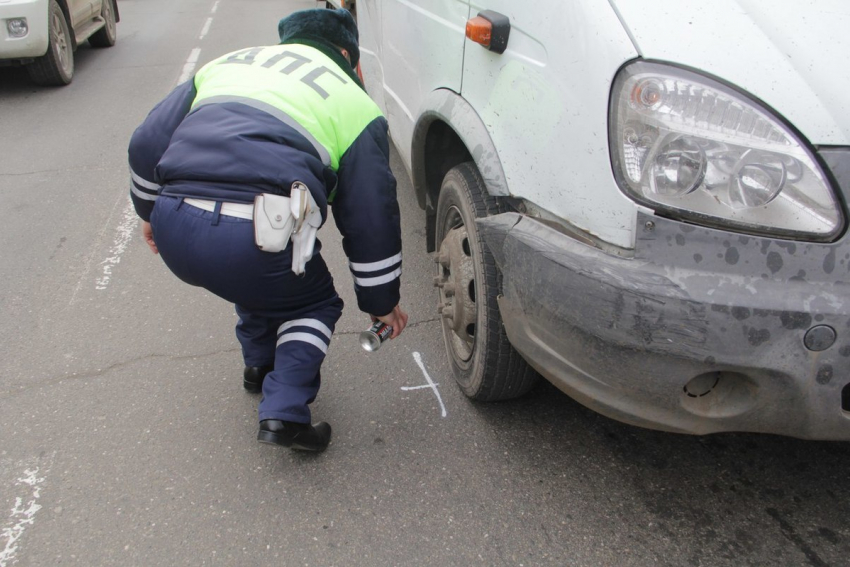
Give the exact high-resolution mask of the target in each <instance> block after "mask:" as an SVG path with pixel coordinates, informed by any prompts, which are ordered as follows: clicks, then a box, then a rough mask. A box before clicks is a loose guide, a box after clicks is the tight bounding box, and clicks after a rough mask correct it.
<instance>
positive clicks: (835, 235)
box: [357, 0, 850, 439]
mask: <svg viewBox="0 0 850 567" xmlns="http://www.w3.org/2000/svg"><path fill="white" fill-rule="evenodd" d="M357 8H358V13H357V18H358V26H359V28H360V36H361V38H360V41H361V50H362V57H361V64H362V69H363V74H364V76H365V79H366V86H367V88H368V90H369V92H370V94H371V95H372V97H373V98H374V99H375V100H376V101H377V103H378V104H379V105H380V106H381V108H382V109H383V110H384V113H385V114H386V116H387V119H388V121H389V125H390V131H391V134H392V136H393V140H394V142H395V144H396V146H397V148H398V150H399V153H400V155H401V158H402V160H403V161H404V163H405V165H406V166H407V168H408V170H409V173H410V175H411V178H412V180H413V185H414V187H415V190H416V193H417V196H418V198H419V203H420V205H421V206H422V208H423V209H424V211H425V214H426V218H427V228H428V230H427V242H426V244H427V248H428V250H429V251H434V252H435V254H434V256H435V259H436V261H437V266H438V267H437V277H436V278H435V283H436V284H437V286H438V287H439V290H440V291H439V297H440V301H439V306H438V310H439V311H440V313H441V314H442V320H443V331H444V335H445V340H446V347H447V351H448V355H449V359H450V361H451V365H452V368H453V370H454V373H455V377H456V379H457V382H458V384H459V385H460V387H461V388H462V390H463V391H464V392H465V393H466V394H467V395H468V396H470V397H471V398H473V399H480V400H496V399H504V398H509V397H513V396H517V395H520V394H522V393H524V392H525V391H527V390H528V389H529V388H530V387H531V386H532V385H533V383H534V381H535V379H536V377H537V373H539V374H540V375H542V376H543V377H545V378H546V379H548V380H550V381H551V382H552V383H553V384H555V385H556V386H557V387H559V388H560V389H561V390H563V391H564V392H566V393H567V394H569V395H570V396H572V397H573V398H575V399H576V400H578V401H579V402H581V403H583V404H585V405H587V406H588V407H590V408H593V409H594V410H597V411H599V412H600V413H603V414H605V415H607V416H610V417H612V418H614V419H618V420H621V421H624V422H628V423H632V424H636V425H640V426H644V427H650V428H655V429H663V430H668V431H676V432H684V433H696V434H705V433H712V432H719V431H753V432H768V433H777V434H782V435H790V436H794V437H801V438H809V439H850V237H848V236H847V219H848V217H847V207H846V201H847V197H848V196H850V95H848V93H850V64H848V63H847V62H846V61H845V57H846V54H847V53H850V39H848V37H850V34H848V33H847V30H848V29H850V2H847V1H846V0H816V1H809V2H802V1H800V0H716V1H714V2H704V1H696V0H680V1H677V2H674V3H673V2H662V1H661V0H571V1H569V2H563V1H538V2H516V1H510V0H492V1H490V2H488V3H486V4H482V3H479V2H477V1H475V0H471V1H470V0H404V1H402V0H358V3H357ZM526 363H527V364H528V365H530V366H531V367H532V368H533V370H532V369H531V368H529V367H528V366H527V364H526ZM535 371H536V372H535Z"/></svg>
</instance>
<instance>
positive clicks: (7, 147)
mask: <svg viewBox="0 0 850 567" xmlns="http://www.w3.org/2000/svg"><path fill="white" fill-rule="evenodd" d="M384 1H389V0H384ZM119 6H120V11H121V23H120V24H119V26H118V34H119V37H118V43H117V45H116V46H115V47H113V48H110V49H100V50H97V49H92V48H90V47H88V46H87V45H84V46H82V47H80V49H79V50H78V51H77V75H76V77H75V79H74V82H73V83H72V84H71V85H70V86H69V87H66V88H53V89H52V88H39V87H34V86H33V85H31V84H30V83H29V81H28V79H27V76H26V73H24V72H22V71H21V70H20V69H0V266H2V271H0V274H2V275H0V349H2V350H0V360H2V362H0V364H1V365H2V366H0V368H2V374H0V567H7V566H8V567H11V566H12V565H18V566H27V565H39V566H40V565H84V566H95V565H122V566H123V565H139V566H151V565H285V566H290V565H292V566H300V565H311V566H353V565H358V566H359V565H365V566H385V565H386V566H390V565H412V566H418V565H422V566H455V565H459V566H465V565H499V566H501V565H512V566H520V565H522V566H535V565H577V566H579V565H587V566H598V565H611V566H627V565H635V566H643V565H670V566H714V565H720V566H735V567H738V566H742V565H758V566H762V565H780V566H789V565H812V566H824V565H834V566H838V565H850V525H848V518H850V490H848V485H850V480H848V479H850V474H848V471H850V447H848V445H847V444H846V443H817V442H804V441H799V440H794V439H786V438H779V437H772V436H766V435H716V436H711V437H703V438H698V437H688V436H680V435H672V434H665V433H658V432H651V431H646V430H642V429H637V428H634V427H629V426H626V425H622V424H619V423H617V422H614V421H611V420H609V419H606V418H603V417H600V416H599V415H597V414H594V413H593V412H591V411H589V410H586V409H585V408H583V407H582V406H580V405H578V404H576V403H575V402H573V401H572V400H570V399H569V398H568V397H566V396H564V395H563V394H561V393H559V392H558V391H557V390H556V389H554V388H553V387H551V386H549V385H547V384H545V383H543V384H542V385H541V386H540V387H538V388H536V389H535V390H534V391H533V392H531V394H529V395H527V396H526V397H524V398H522V399H520V400H517V401H513V402H508V403H499V404H491V405H482V404H475V403H471V402H469V401H468V400H466V398H464V396H463V395H462V394H461V393H460V391H459V390H458V389H457V388H456V387H455V385H454V384H453V381H452V377H451V375H450V373H449V369H448V366H447V364H446V361H445V355H444V350H443V344H442V336H441V332H440V326H439V321H438V319H437V317H436V310H435V304H436V299H435V292H434V291H433V290H432V288H431V279H432V272H433V264H432V263H431V261H430V259H429V257H428V255H427V254H426V253H425V251H424V238H423V235H424V216H423V214H422V213H421V211H420V210H419V209H418V208H417V205H416V203H415V198H414V197H413V195H412V188H411V185H410V182H409V179H408V177H407V175H406V174H405V172H404V169H403V167H402V166H401V163H400V162H399V161H398V159H397V158H394V163H393V166H394V168H395V171H396V175H397V177H398V180H399V195H400V200H401V206H402V216H403V230H404V238H405V249H404V258H405V267H404V269H405V273H404V280H403V288H402V292H403V305H404V306H405V307H406V308H407V309H408V311H409V313H410V326H409V328H408V329H407V330H406V331H405V333H404V335H403V336H402V337H401V338H399V339H398V340H396V341H393V342H392V343H390V344H387V345H386V346H385V347H384V348H382V349H381V350H380V351H379V352H378V353H374V354H367V353H365V352H363V351H362V350H361V349H360V347H359V346H358V344H357V333H358V332H359V331H360V330H362V329H363V328H364V327H366V326H367V324H368V320H367V318H366V317H365V316H364V315H362V314H360V313H358V312H357V309H356V303H355V301H354V296H353V291H352V287H351V283H350V282H351V279H350V276H349V274H348V271H347V268H346V265H345V258H344V257H343V255H342V253H341V250H340V247H339V245H338V242H339V235H338V234H337V233H336V232H334V229H333V227H332V226H328V227H327V228H325V229H323V231H322V232H321V234H320V236H321V237H322V240H323V241H324V243H325V248H324V250H325V255H326V258H327V259H328V263H329V264H330V265H331V268H332V270H333V272H334V274H335V276H336V281H337V287H338V289H339V290H340V293H341V294H342V295H343V297H344V299H345V300H346V302H347V305H348V306H347V308H346V312H345V314H344V315H343V318H342V320H341V321H340V323H339V325H338V326H337V331H338V332H337V334H336V335H335V337H334V340H333V342H332V345H331V349H330V351H329V356H328V359H327V362H326V364H325V367H324V369H323V372H322V374H323V377H324V385H323V388H322V391H321V393H320V394H319V399H318V400H317V402H316V403H315V404H314V416H315V417H316V418H318V419H325V420H328V421H330V422H331V423H332V424H333V426H334V439H333V443H332V444H331V446H330V448H329V449H328V450H327V452H325V453H324V454H321V455H304V454H299V453H295V452H292V451H289V450H286V449H282V448H278V447H273V446H269V445H261V444H259V443H257V442H256V440H255V436H256V429H257V422H256V405H257V401H258V398H257V397H256V396H252V395H250V394H247V393H245V392H244V391H243V390H242V385H241V370H242V363H241V359H240V353H239V349H238V347H237V344H236V341H235V338H234V336H233V326H234V324H235V323H236V316H235V315H234V313H233V311H232V308H231V307H230V306H229V305H227V304H225V303H224V302H222V301H220V300H218V299H217V298H215V297H213V296H211V295H210V294H208V293H206V292H204V291H203V290H199V289H194V288H190V287H188V286H186V285H183V284H181V283H180V282H179V281H178V280H177V279H176V278H174V277H173V276H172V275H171V274H170V273H169V272H168V271H167V270H166V268H165V267H164V265H163V264H162V263H161V261H160V259H159V258H158V257H156V256H154V255H152V254H151V253H150V252H149V251H148V249H147V247H146V246H145V245H144V243H143V242H142V240H141V238H140V236H139V233H138V225H137V221H136V219H135V217H134V215H133V214H132V210H131V209H130V208H129V201H128V196H127V195H128V173H127V167H126V145H127V141H128V139H129V137H130V134H131V133H132V131H133V129H134V128H135V126H136V125H138V123H139V122H140V121H141V120H142V119H143V118H144V116H145V114H146V113H147V112H148V111H149V110H150V108H152V107H153V105H154V104H155V103H156V102H158V101H159V100H160V99H161V98H162V97H163V96H164V95H165V94H166V93H167V92H168V91H169V90H170V89H171V88H173V87H174V86H175V85H176V84H177V82H178V81H179V80H180V78H181V77H187V76H191V73H192V71H193V70H194V69H196V68H197V67H198V66H200V65H201V64H203V63H204V62H206V61H209V60H210V59H212V58H214V57H216V56H218V55H220V54H223V53H225V52H228V51H232V50H235V49H238V48H242V47H246V46H251V45H254V44H262V43H274V42H275V41H276V24H277V21H278V19H279V18H280V17H281V16H284V15H286V14H287V13H289V12H290V11H292V10H295V9H299V8H306V7H313V6H314V3H313V2H312V1H293V0H290V1H283V0H274V1H271V0H184V1H170V0H120V4H119ZM419 361H421V363H422V366H421V367H420V364H419ZM426 373H427V376H426ZM429 378H430V380H431V381H433V383H435V384H436V386H435V387H433V388H432V387H420V386H426V385H428V384H429V382H428V380H429ZM406 388H412V389H406Z"/></svg>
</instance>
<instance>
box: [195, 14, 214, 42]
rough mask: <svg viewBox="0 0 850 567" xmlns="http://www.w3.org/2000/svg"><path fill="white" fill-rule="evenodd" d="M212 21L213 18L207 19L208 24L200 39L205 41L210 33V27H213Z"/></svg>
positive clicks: (205, 25)
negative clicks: (205, 37)
mask: <svg viewBox="0 0 850 567" xmlns="http://www.w3.org/2000/svg"><path fill="white" fill-rule="evenodd" d="M212 21H213V19H212V18H211V17H210V18H207V23H205V24H204V29H202V30H201V35H200V37H199V38H198V39H204V36H205V35H207V33H209V31H210V26H211V25H212Z"/></svg>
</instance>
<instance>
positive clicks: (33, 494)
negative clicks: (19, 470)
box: [0, 467, 44, 567]
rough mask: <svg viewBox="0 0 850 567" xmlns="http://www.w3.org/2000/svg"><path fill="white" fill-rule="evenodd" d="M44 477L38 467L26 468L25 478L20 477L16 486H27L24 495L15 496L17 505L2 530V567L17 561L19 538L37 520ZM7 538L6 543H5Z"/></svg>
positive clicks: (0, 563)
mask: <svg viewBox="0 0 850 567" xmlns="http://www.w3.org/2000/svg"><path fill="white" fill-rule="evenodd" d="M42 482H44V477H39V476H38V467H33V468H27V469H24V476H23V478H19V479H18V482H16V483H15V485H16V486H22V487H24V488H25V491H26V494H25V495H24V496H16V497H15V505H14V507H12V513H11V514H10V519H9V521H8V525H7V526H6V527H4V528H3V529H2V530H0V545H2V546H3V547H2V548H0V567H6V566H7V565H12V564H14V563H17V560H16V559H15V555H16V554H17V552H18V540H20V539H21V536H22V535H24V531H25V530H26V529H27V527H28V526H31V525H32V524H33V523H34V522H35V514H36V512H38V511H39V510H41V506H40V505H39V504H38V498H39V496H40V495H41V487H40V486H39V485H40V484H41V483H42ZM3 540H5V545H3Z"/></svg>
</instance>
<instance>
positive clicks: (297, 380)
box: [259, 299, 343, 423]
mask: <svg viewBox="0 0 850 567" xmlns="http://www.w3.org/2000/svg"><path fill="white" fill-rule="evenodd" d="M342 305H343V303H342V300H341V299H339V300H338V301H335V302H333V303H331V304H329V305H325V306H323V307H321V308H320V309H317V310H315V311H310V312H307V313H303V314H301V315H300V316H299V317H298V318H297V319H293V320H291V321H287V322H285V323H283V324H282V325H281V326H280V327H279V328H278V338H277V348H276V349H275V363H274V370H273V371H272V372H270V373H269V374H268V375H266V379H265V381H264V382H263V399H262V400H261V401H260V408H259V410H260V411H259V414H260V415H259V418H260V421H262V420H264V419H281V420H285V421H295V422H299V423H310V408H309V404H310V403H311V402H312V401H313V400H314V399H316V394H317V393H318V392H319V386H320V385H321V377H320V374H319V369H320V368H321V366H322V362H323V361H324V360H325V355H326V354H327V350H328V346H329V345H330V341H331V335H332V334H333V330H334V327H335V325H336V322H337V320H339V317H340V315H342Z"/></svg>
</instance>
